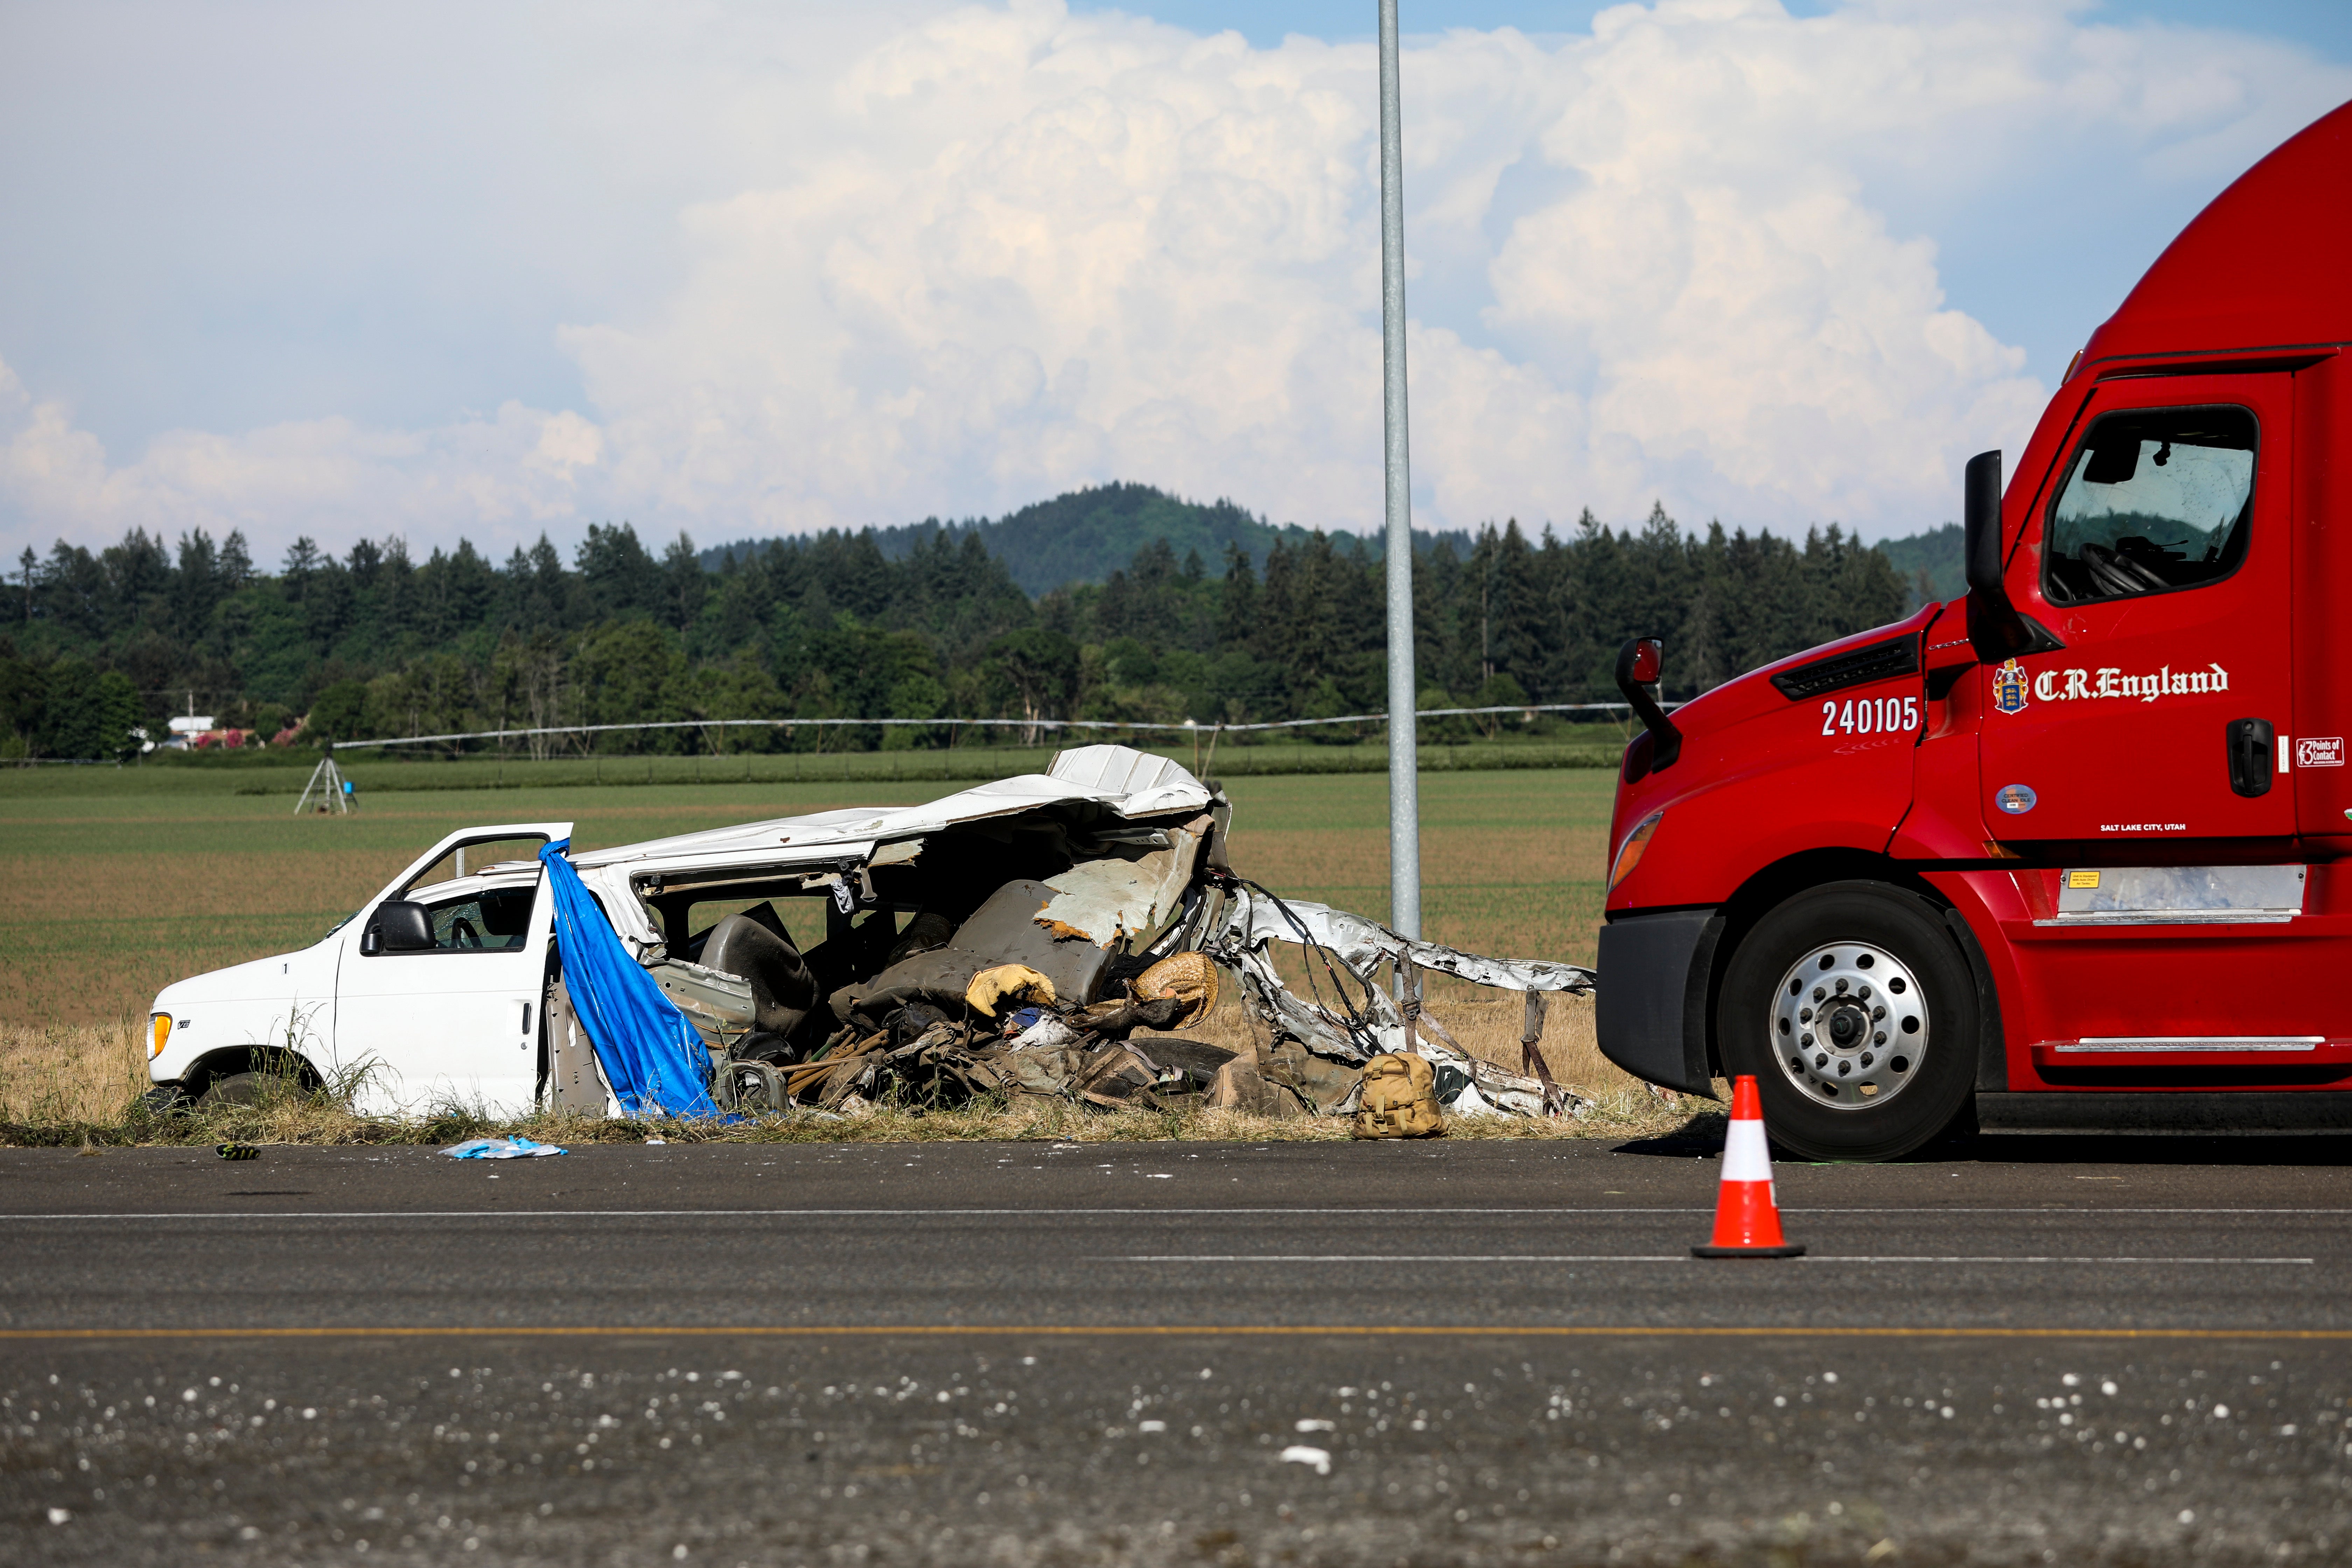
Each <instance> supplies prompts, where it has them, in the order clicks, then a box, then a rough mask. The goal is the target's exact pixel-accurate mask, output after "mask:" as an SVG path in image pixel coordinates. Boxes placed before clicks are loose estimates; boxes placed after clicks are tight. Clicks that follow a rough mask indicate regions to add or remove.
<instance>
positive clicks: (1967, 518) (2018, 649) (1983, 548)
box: [1960, 451, 2066, 664]
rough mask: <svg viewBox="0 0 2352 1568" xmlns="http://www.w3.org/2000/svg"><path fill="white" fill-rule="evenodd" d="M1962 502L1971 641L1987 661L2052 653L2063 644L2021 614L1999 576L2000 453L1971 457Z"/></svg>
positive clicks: (1977, 652) (2044, 628)
mask: <svg viewBox="0 0 2352 1568" xmlns="http://www.w3.org/2000/svg"><path fill="white" fill-rule="evenodd" d="M1966 475H1967V477H1966V480H1965V483H1966V486H1967V489H1966V490H1965V491H1964V492H1963V495H1962V499H1961V502H1960V517H1961V527H1962V551H1963V553H1964V554H1965V555H1966V557H1967V563H1968V575H1969V600H1968V606H1969V608H1968V614H1969V645H1970V646H1971V647H1974V648H1975V649H1976V654H1977V658H1979V659H1981V660H1983V661H1984V662H1985V663H1987V664H1991V663H1993V662H1995V661H1996V660H1999V659H2004V658H2011V657H2013V656H2015V655H2017V654H2021V653H2051V652H2054V651H2056V650H2057V649H2059V648H2063V647H2065V646H2066V645H2065V644H2064V643H2063V642H2061V641H2059V640H2058V638H2057V637H2055V636H2053V634H2052V633H2051V630H2050V628H2049V627H2047V626H2043V625H2042V623H2041V622H2040V621H2037V620H2035V619H2033V617H2032V616H2026V615H2021V614H2020V613H2019V612H2018V609H2017V606H2016V605H2012V604H2011V603H2010V600H2009V585H2008V584H2006V583H2005V582H2004V581H2003V580H2002V571H2001V568H2002V564H2003V563H2002V560H2001V548H2000V547H2001V537H2000V453H1999V452H1998V451H1992V452H1979V453H1978V454H1977V455H1976V456H1975V457H1973V458H1969V466H1968V468H1967V470H1966Z"/></svg>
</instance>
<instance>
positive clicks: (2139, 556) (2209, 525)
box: [2042, 407, 2256, 604]
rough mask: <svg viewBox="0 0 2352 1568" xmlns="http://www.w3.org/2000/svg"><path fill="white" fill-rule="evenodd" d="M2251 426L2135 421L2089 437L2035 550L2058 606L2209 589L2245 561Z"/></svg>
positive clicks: (2190, 417) (2151, 418) (2226, 416)
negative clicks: (2206, 586) (2202, 587)
mask: <svg viewBox="0 0 2352 1568" xmlns="http://www.w3.org/2000/svg"><path fill="white" fill-rule="evenodd" d="M2255 436H2256V427H2255V424H2254V416H2253V415H2252V414H2251V413H2250V412H2248V411H2247V410H2245V409H2243V408H2235V407H2214V408H2158V409H2134V410H2132V411H2130V412H2128V413H2118V414H2110V415H2107V416H2105V417H2103V418H2102V419H2100V420H2099V421H2098V422H2097V423H2096V424H2095V425H2093V426H2091V432H2090V434H2089V435H2088V436H2086V437H2084V440H2083V445H2082V446H2081V447H2079V448H2078V449H2077V450H2076V451H2075V454H2074V464H2073V466H2072V467H2071V468H2070V469H2069V471H2068V474H2067V478H2066V484H2065V487H2064V489H2062V490H2061V491H2060V492H2059V495H2058V504H2057V505H2056V506H2055V507H2053V509H2052V510H2051V514H2050V527H2049V530H2048V532H2047V534H2046V535H2045V538H2044V542H2043V561H2042V573H2043V584H2044V590H2045V592H2046V593H2047V594H2048V595H2049V596H2050V598H2051V599H2052V600H2053V601H2055V602H2057V603H2060V604H2079V603H2082V602H2084V601H2085V600H2091V599H2115V598H2123V597H2126V596H2128V595H2137V594H2161V593H2165V592H2168V591H2169V590H2171V589H2174V588H2194V587H2198V586H2200V585H2202V584H2207V583H2212V582H2217V581H2219V580H2220V579H2221V578H2223V577H2226V576H2228V575H2229V574H2231V572H2234V571H2236V570H2237V567H2238V563H2239V562H2241V561H2242V560H2243V559H2244V558H2245V553H2246V537H2247V534H2248V531H2249V530H2250V527H2251V524H2252V519H2253V507H2254V444H2255Z"/></svg>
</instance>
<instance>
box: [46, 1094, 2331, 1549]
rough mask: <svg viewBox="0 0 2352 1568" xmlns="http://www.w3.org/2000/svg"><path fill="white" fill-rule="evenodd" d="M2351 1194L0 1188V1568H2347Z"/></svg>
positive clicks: (1268, 1157) (387, 1179)
mask: <svg viewBox="0 0 2352 1568" xmlns="http://www.w3.org/2000/svg"><path fill="white" fill-rule="evenodd" d="M2347 1152H2352V1150H2347V1146H2346V1145H2345V1144H2344V1143H2343V1142H2339V1141H2334V1140H2326V1141H2321V1140H2277V1141H2268V1140H2265V1141H2242V1142H2224V1141H2206V1142H2195V1143H2189V1142H2172V1143H2166V1142H2134V1143H2130V1144H2125V1143H2118V1142H2107V1143H2095V1142H2092V1143H2083V1142H2064V1143H2061V1142H2052V1141H2042V1140H2027V1139H2010V1140H1990V1139H1988V1140H1980V1141H1979V1142H1977V1143H1975V1144H1973V1145H1970V1146H1967V1147H1964V1148H1961V1149H1958V1150H1957V1151H1955V1152H1954V1156H1953V1157H1951V1158H1945V1159H1938V1160H1933V1161H1923V1162H1918V1163H1909V1164H1903V1165H1895V1166H1796V1167H1790V1166H1783V1167H1782V1168H1781V1170H1780V1198H1781V1202H1782V1204H1783V1205H1784V1211H1785V1215H1786V1219H1787V1224H1788V1227H1789V1230H1790V1237H1791V1239H1792V1240H1798V1241H1801V1242H1803V1243H1805V1244H1806V1245H1807V1247H1809V1248H1810V1252H1809V1256H1808V1257H1806V1258H1803V1259H1801V1260H1794V1261H1786V1262H1751V1261H1740V1262H1701V1261H1697V1260H1694V1259H1692V1258H1690V1257H1689V1255H1688V1249H1689V1247H1690V1245H1691V1244H1692V1243H1693V1242H1696V1241H1701V1240H1704V1239H1706V1230H1707V1224H1708V1218H1709V1213H1710V1209H1711V1205H1712V1202H1713V1196H1714V1180H1715V1174H1716V1172H1715V1164H1714V1162H1713V1160H1712V1159H1711V1158H1701V1157H1697V1155H1698V1153H1699V1152H1698V1151H1696V1150H1695V1149H1692V1148H1688V1147H1676V1146H1673V1145H1618V1146H1615V1147H1612V1146H1611V1145H1609V1144H1606V1143H1601V1142H1584V1143H1543V1144H1537V1143H1530V1142H1492V1143H1473V1142H1435V1143H1428V1144H1370V1145H1329V1144H1320V1145H1306V1144H1275V1145H1268V1146H1249V1145H1239V1146H1218V1145H1197V1144H1195V1145H1185V1144H1139V1145H1109V1146H1106V1145H1101V1144H1087V1145H1073V1144H1061V1145H1049V1144H1015V1145H1007V1144H985V1145H973V1144H963V1145H955V1144H941V1145H932V1146H908V1145H903V1144H901V1145H866V1146H857V1145H799V1146H767V1147H759V1146H742V1145H721V1146H710V1147H694V1146H688V1145H676V1144H672V1145H664V1146H658V1147H612V1146H606V1147H595V1148H583V1149H581V1150H579V1151H577V1152H573V1153H572V1154H569V1155H565V1156H562V1157H561V1158H555V1159H548V1160H541V1161H530V1162H524V1161H514V1162H505V1163H498V1164H488V1165H486V1164H480V1163H458V1162H455V1161H450V1160H447V1159H445V1158H442V1157H440V1156H438V1155H436V1154H434V1153H432V1152H429V1151H417V1150H359V1149H351V1150H280V1149H271V1150H268V1151H266V1152H265V1153H264V1155H263V1157H262V1158H261V1159H260V1160H258V1161H255V1162H252V1163H224V1162H221V1161H218V1160H216V1159H214V1158H213V1157H212V1156H211V1155H210V1154H209V1152H185V1151H173V1150H144V1151H116V1152H108V1153H106V1154H103V1155H100V1156H96V1157H86V1156H81V1155H78V1154H76V1153H75V1152H70V1151H5V1152H0V1257H5V1258H6V1259H7V1262H6V1264H5V1267H0V1560H5V1561H7V1562H10V1563H46V1562H53V1561H54V1562H77V1563H79V1562H106V1563H142V1562H156V1563H167V1562H168V1563H179V1562H184V1561H187V1560H188V1559H189V1558H191V1557H192V1556H197V1555H202V1556H205V1557H206V1558H208V1559H216V1560H220V1561H225V1562H238V1563H242V1562H269V1563H275V1562H299V1563H320V1562H336V1563H351V1562H361V1561H365V1562H371V1563H373V1562H377V1561H381V1560H384V1559H386V1558H390V1559H393V1560H395V1561H428V1560H429V1561H436V1562H439V1561H445V1560H452V1559H461V1558H462V1559H464V1560H467V1561H484V1562H533V1563H536V1562H548V1563H581V1562H598V1563H602V1562H613V1563H653V1562H663V1563H675V1562H680V1561H690V1562H708V1563H803V1562H805V1563H835V1562H842V1563H848V1562H873V1563H880V1562H912V1563H972V1562H988V1563H1005V1564H1019V1563H1055V1564H1060V1563H1095V1562H1115V1563H1201V1562H1209V1563H1324V1562H1329V1563H1454V1562H1488V1561H1502V1562H1513V1563H1517V1562H1522V1561H1538V1562H1554V1561H1556V1562H1594V1563H1600V1562H1625V1563H1677V1564H1679V1563H1692V1562H1697V1563H1751V1562H1752V1563H1759V1564H1768V1563H1769V1564H1775V1565H1777V1564H1780V1563H1791V1564H1793V1563H1809V1564H1810V1563H1843V1562H1855V1563H1903V1564H1916V1563H2045V1562H2046V1563H2109V1562H2111V1563H2152V1562H2169V1561H2189V1560H2193V1561H2196V1562H2199V1563H2231V1562H2244V1563H2255V1562H2262V1563H2278V1562H2283V1561H2284V1562H2298V1561H2305V1562H2340V1561H2346V1560H2352V1428H2348V1427H2347V1416H2352V1353H2347V1352H2352V1294H2347V1285H2352V1230H2347V1225H2346V1220H2347V1213H2352V1183H2348V1182H2347V1175H2346V1173H2345V1169H2344V1167H2345V1163H2346V1159H2347Z"/></svg>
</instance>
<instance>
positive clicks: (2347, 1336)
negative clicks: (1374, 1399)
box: [0, 1323, 2352, 1342]
mask: <svg viewBox="0 0 2352 1568" xmlns="http://www.w3.org/2000/svg"><path fill="white" fill-rule="evenodd" d="M1315 1335H1328V1336H1336V1337H1342V1338H1349V1337H1352V1338H1370V1337H1381V1338H1399V1339H1444V1338H1448V1337H1454V1338H1465V1337H1475V1338H1485V1339H1497V1338H1533V1339H1644V1338H1649V1339H1816V1340H1821V1339H1826V1340H1873V1339H1881V1340H1932V1339H1975V1340H2326V1341H2334V1340H2352V1329H2014V1328H1951V1329H1938V1328H1644V1327H1640V1326H1636V1325H1622V1326H1608V1327H1560V1326H1556V1325H1537V1326H1528V1327H1470V1328H1458V1327H1457V1328H1449V1327H1423V1326H1420V1325H1415V1324H1396V1323H1384V1324H1355V1325H1351V1324H1344V1323H1328V1324H1301V1325H1296V1326H1274V1325H1261V1326H1244V1327H1220V1326H1218V1325H1215V1324H1153V1325H1149V1326H1144V1325H1107V1326H1102V1327H1089V1326H1087V1325H1083V1324H1069V1323H1048V1324H1004V1325H983V1324H960V1323H909V1324H900V1325H896V1326H891V1325H869V1324H839V1323H835V1324H824V1325H818V1326H809V1327H801V1326H795V1325H770V1326H761V1325H749V1326H726V1327H677V1328H644V1327H616V1326H597V1325H593V1324H581V1325H572V1326H556V1327H543V1328H521V1327H476V1326H470V1325H468V1326H460V1327H450V1328H414V1327H412V1328H400V1327H383V1328H250V1329H0V1342H12V1341H35V1340H329V1339H351V1340H362V1339H409V1340H429V1339H525V1340H528V1339H672V1338H695V1339H724V1338H742V1339H839V1338H859V1339H889V1338H893V1337H903V1338H934V1339H937V1338H950V1339H951V1338H955V1337H958V1336H967V1337H968V1336H986V1337H991V1338H998V1339H1004V1338H1019V1337H1024V1336H1027V1337H1060V1338H1071V1339H1083V1338H1105V1339H1110V1338H1120V1337H1142V1336H1150V1337H1158V1338H1194V1339H1254V1338H1299V1337H1302V1336H1315Z"/></svg>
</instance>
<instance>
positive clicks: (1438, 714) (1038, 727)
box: [334, 702, 1680, 752]
mask: <svg viewBox="0 0 2352 1568" xmlns="http://www.w3.org/2000/svg"><path fill="white" fill-rule="evenodd" d="M1664 706H1666V707H1667V708H1669V709H1672V708H1675V707H1678V706H1680V705H1679V704H1677V703H1667V704H1665V705H1664ZM1414 711H1415V714H1416V716H1417V717H1419V718H1423V719H1459V718H1477V717H1483V716H1486V715H1489V714H1502V713H1517V714H1524V715H1526V716H1528V718H1533V717H1534V716H1535V715H1537V714H1538V713H1590V714H1592V715H1594V716H1595V717H1597V718H1606V719H1611V720H1622V719H1623V718H1624V717H1626V716H1627V715H1629V714H1631V713H1632V711H1633V710H1632V709H1631V708H1630V707H1629V706H1627V705H1626V704H1625V703H1622V702H1532V703H1530V702H1512V703H1506V704H1504V705H1502V706H1499V707H1493V708H1422V709H1416V710H1414ZM1388 718H1389V716H1388V715H1387V714H1386V713H1384V712H1383V713H1341V714H1338V715H1335V716H1333V717H1330V718H1326V719H1271V720H1266V721H1262V722H1257V723H1248V724H1202V723H1199V722H1197V721H1185V722H1183V723H1181V724H1168V723H1155V722H1149V721H1139V720H1127V719H667V720H660V721H647V722H645V723H635V724H549V725H541V726H539V727H537V728H533V729H526V730H468V731H461V732H456V733H451V734H446V735H399V736H386V737H384V738H383V739H380V740H373V741H337V742H334V749H335V750H336V751H338V752H352V751H359V750H361V749H362V748H367V747H389V746H441V745H448V744H451V743H453V742H463V741H514V740H529V739H530V738H531V737H533V736H544V735H601V734H610V733H614V732H619V731H644V730H730V729H759V730H798V729H818V728H830V729H852V728H877V727H879V728H889V727H893V726H903V727H908V728H915V729H924V730H948V731H958V730H966V729H995V730H1021V731H1027V732H1029V733H1031V734H1035V733H1039V732H1045V733H1054V734H1058V733H1060V732H1062V731H1073V730H1075V731H1125V732H1136V731H1152V732H1154V733H1157V734H1174V735H1192V736H1206V735H1213V734H1223V735H1234V734H1247V733H1251V732H1253V731H1259V732H1262V731H1274V730H1303V729H1307V728H1309V727H1312V726H1315V725H1322V724H1386V723H1387V722H1388Z"/></svg>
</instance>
